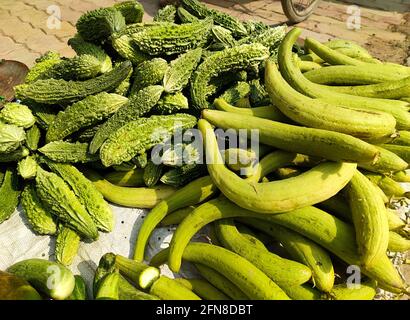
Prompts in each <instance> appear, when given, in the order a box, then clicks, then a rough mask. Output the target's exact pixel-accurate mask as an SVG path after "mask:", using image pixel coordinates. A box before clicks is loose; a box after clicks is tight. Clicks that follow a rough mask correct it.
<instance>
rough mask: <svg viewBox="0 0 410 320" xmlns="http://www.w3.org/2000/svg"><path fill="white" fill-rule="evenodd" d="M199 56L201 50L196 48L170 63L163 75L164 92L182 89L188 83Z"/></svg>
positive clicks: (199, 58)
mask: <svg viewBox="0 0 410 320" xmlns="http://www.w3.org/2000/svg"><path fill="white" fill-rule="evenodd" d="M201 56H202V49H201V48H197V49H194V50H191V51H188V52H186V53H184V54H182V55H180V56H179V57H178V58H177V59H175V60H173V61H171V63H170V66H169V68H168V69H167V70H166V72H165V75H164V81H163V86H164V90H165V92H167V93H171V92H176V91H181V90H182V89H184V88H185V87H186V86H187V84H188V82H189V79H190V77H191V75H192V72H193V71H194V70H195V69H196V67H197V66H198V63H199V61H200V60H201Z"/></svg>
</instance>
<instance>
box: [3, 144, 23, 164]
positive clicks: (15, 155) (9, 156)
mask: <svg viewBox="0 0 410 320" xmlns="http://www.w3.org/2000/svg"><path fill="white" fill-rule="evenodd" d="M29 154H30V151H29V150H28V149H27V148H25V147H20V148H18V149H17V150H15V151H12V152H9V153H1V152H0V163H2V162H5V163H8V162H15V161H19V160H21V159H23V158H25V157H27V156H28V155H29Z"/></svg>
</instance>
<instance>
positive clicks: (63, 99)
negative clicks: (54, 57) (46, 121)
mask: <svg viewBox="0 0 410 320" xmlns="http://www.w3.org/2000/svg"><path fill="white" fill-rule="evenodd" d="M130 70H131V63H130V62H129V61H125V62H123V63H122V64H121V65H119V66H118V67H115V68H114V69H113V70H111V71H109V72H107V73H104V74H103V75H101V76H98V77H96V78H93V79H89V80H85V81H65V80H61V79H58V80H57V79H47V80H38V81H35V82H33V83H30V84H22V85H19V86H16V87H15V88H14V89H15V91H16V97H17V98H18V99H20V100H25V99H29V100H34V101H35V102H38V103H45V104H58V103H62V104H65V103H72V102H75V101H78V100H81V99H83V98H85V97H86V96H89V95H93V94H97V93H99V92H103V91H107V92H109V91H111V90H113V89H115V88H116V87H118V85H119V84H120V83H121V82H122V81H123V80H124V79H125V78H126V77H127V76H128V74H129V72H130Z"/></svg>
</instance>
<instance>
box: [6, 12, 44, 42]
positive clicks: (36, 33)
mask: <svg viewBox="0 0 410 320" xmlns="http://www.w3.org/2000/svg"><path fill="white" fill-rule="evenodd" d="M17 25H18V28H17V27H16V26H17ZM0 29H1V31H2V32H3V34H4V35H7V36H10V37H11V38H12V39H13V40H14V41H15V42H18V43H28V42H31V41H32V39H33V37H42V36H45V34H44V32H42V31H41V30H40V29H34V28H33V27H32V26H31V25H30V24H28V23H25V22H21V21H20V20H18V19H17V18H15V19H10V20H9V21H8V23H4V24H1V25H0Z"/></svg>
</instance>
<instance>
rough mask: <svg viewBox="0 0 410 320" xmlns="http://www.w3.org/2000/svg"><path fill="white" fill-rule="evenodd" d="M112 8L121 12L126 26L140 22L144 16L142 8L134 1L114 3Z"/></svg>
mask: <svg viewBox="0 0 410 320" xmlns="http://www.w3.org/2000/svg"><path fill="white" fill-rule="evenodd" d="M113 8H115V9H117V10H118V11H120V12H121V14H122V15H123V16H124V18H125V23H126V24H130V23H138V22H141V21H142V17H143V16H144V7H143V6H142V4H141V3H139V2H138V1H135V0H131V1H124V2H120V3H116V4H114V5H113Z"/></svg>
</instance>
